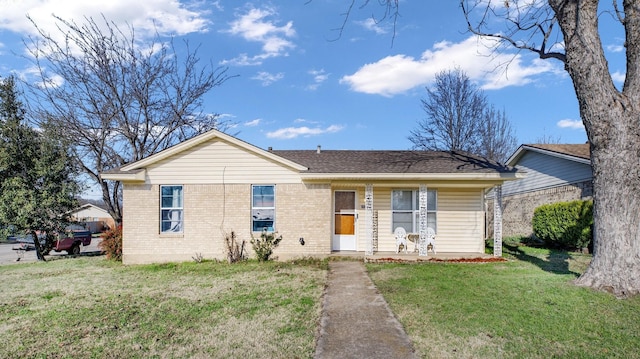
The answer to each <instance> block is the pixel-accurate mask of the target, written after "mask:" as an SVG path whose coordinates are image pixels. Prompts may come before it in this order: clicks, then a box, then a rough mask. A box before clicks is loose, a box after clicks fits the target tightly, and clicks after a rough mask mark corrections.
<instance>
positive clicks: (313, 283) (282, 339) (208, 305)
mask: <svg viewBox="0 0 640 359" xmlns="http://www.w3.org/2000/svg"><path fill="white" fill-rule="evenodd" d="M0 278H2V290H1V291H0V342H1V343H2V345H0V358H36V357H37V358H63V357H69V358H71V357H73V358H105V357H106V358H150V357H151V358H153V357H155V358H178V357H189V358H291V357H292V355H294V356H296V357H301V358H310V357H312V356H313V353H314V350H315V334H316V330H317V322H318V318H319V316H320V309H321V308H320V298H321V295H322V291H323V289H324V285H325V279H326V262H315V261H307V262H304V263H302V264H291V263H273V262H270V263H257V262H247V263H240V264H236V265H228V264H226V263H213V262H203V263H195V262H192V263H181V264H165V265H145V266H130V267H128V266H122V265H120V264H117V263H113V262H109V261H105V260H104V259H103V258H76V259H74V260H56V261H50V262H47V263H30V264H18V265H10V266H2V267H0Z"/></svg>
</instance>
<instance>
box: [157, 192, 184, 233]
mask: <svg viewBox="0 0 640 359" xmlns="http://www.w3.org/2000/svg"><path fill="white" fill-rule="evenodd" d="M183 226H184V207H183V191H182V186H176V185H172V186H160V233H180V232H182V230H183Z"/></svg>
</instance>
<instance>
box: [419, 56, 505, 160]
mask: <svg viewBox="0 0 640 359" xmlns="http://www.w3.org/2000/svg"><path fill="white" fill-rule="evenodd" d="M427 95H428V96H427V98H426V99H423V100H422V107H423V109H424V111H425V113H426V115H427V117H426V118H425V119H423V120H421V121H420V122H419V123H418V127H417V128H416V129H414V130H411V135H410V136H409V140H410V141H411V142H412V143H413V147H414V148H415V149H422V150H444V151H466V152H472V153H475V154H479V155H482V156H484V157H487V158H490V159H493V160H496V161H503V160H505V159H506V157H507V155H508V153H509V151H512V150H513V149H514V148H515V145H516V139H515V137H514V136H513V130H512V128H511V124H510V123H509V120H508V118H507V117H506V114H505V113H504V111H503V112H502V113H500V112H498V111H496V110H495V109H494V107H493V106H490V105H489V104H488V102H487V99H486V96H485V95H484V92H483V91H482V90H481V89H480V88H478V87H477V86H476V85H475V84H473V83H472V82H471V80H470V79H469V77H468V76H467V75H466V74H465V73H464V71H462V70H461V69H459V68H457V69H454V70H448V71H442V72H440V73H438V74H437V75H436V77H435V83H434V85H433V88H427Z"/></svg>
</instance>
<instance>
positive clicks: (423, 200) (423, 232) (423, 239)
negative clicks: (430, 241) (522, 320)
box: [418, 184, 428, 257]
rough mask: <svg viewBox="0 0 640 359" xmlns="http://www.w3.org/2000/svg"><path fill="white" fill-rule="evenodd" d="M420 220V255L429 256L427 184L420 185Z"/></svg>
mask: <svg viewBox="0 0 640 359" xmlns="http://www.w3.org/2000/svg"><path fill="white" fill-rule="evenodd" d="M419 199H420V222H419V224H418V233H419V234H420V238H419V239H418V256H420V257H422V256H427V255H428V253H427V249H428V248H427V185H426V184H421V185H420V193H419Z"/></svg>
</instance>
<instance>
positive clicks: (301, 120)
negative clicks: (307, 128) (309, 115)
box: [293, 118, 318, 124]
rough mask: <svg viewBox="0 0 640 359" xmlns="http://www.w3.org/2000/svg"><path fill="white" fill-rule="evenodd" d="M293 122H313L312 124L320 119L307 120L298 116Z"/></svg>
mask: <svg viewBox="0 0 640 359" xmlns="http://www.w3.org/2000/svg"><path fill="white" fill-rule="evenodd" d="M293 123H311V124H317V123H318V121H311V120H307V119H305V118H296V119H295V120H293Z"/></svg>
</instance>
